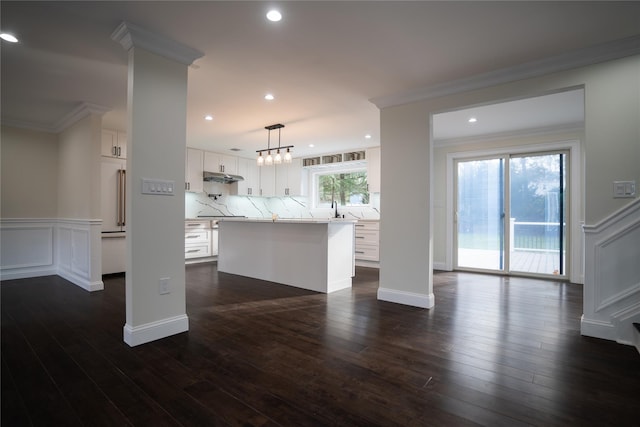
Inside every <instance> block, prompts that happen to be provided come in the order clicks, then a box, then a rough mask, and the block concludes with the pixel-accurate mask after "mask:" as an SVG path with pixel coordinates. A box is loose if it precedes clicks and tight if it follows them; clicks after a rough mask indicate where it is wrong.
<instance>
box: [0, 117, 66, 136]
mask: <svg viewBox="0 0 640 427" xmlns="http://www.w3.org/2000/svg"><path fill="white" fill-rule="evenodd" d="M2 126H9V127H14V128H20V129H27V130H33V131H36V132H46V133H56V130H55V129H54V127H53V126H51V125H49V124H46V123H37V122H29V121H26V120H17V119H12V118H10V117H3V118H2Z"/></svg>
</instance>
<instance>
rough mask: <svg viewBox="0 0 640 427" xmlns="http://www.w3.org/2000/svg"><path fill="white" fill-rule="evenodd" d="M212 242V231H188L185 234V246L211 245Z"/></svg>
mask: <svg viewBox="0 0 640 427" xmlns="http://www.w3.org/2000/svg"><path fill="white" fill-rule="evenodd" d="M210 241H211V230H200V229H194V230H186V231H185V233H184V243H185V245H188V244H191V243H209V242H210Z"/></svg>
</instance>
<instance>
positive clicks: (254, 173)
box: [236, 158, 260, 196]
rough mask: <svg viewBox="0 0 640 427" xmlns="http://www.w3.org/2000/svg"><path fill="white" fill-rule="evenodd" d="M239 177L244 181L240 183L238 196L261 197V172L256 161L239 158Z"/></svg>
mask: <svg viewBox="0 0 640 427" xmlns="http://www.w3.org/2000/svg"><path fill="white" fill-rule="evenodd" d="M238 175H240V176H242V177H243V178H244V181H238V184H237V193H236V195H238V196H259V195H260V171H259V170H258V165H257V164H256V161H255V159H244V158H238Z"/></svg>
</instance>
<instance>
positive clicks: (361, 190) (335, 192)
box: [317, 171, 369, 207]
mask: <svg viewBox="0 0 640 427" xmlns="http://www.w3.org/2000/svg"><path fill="white" fill-rule="evenodd" d="M317 189H318V193H317V194H318V202H317V206H318V207H322V206H330V205H331V203H332V202H333V201H337V202H338V203H339V205H340V206H363V205H368V204H369V191H368V190H367V172H366V171H353V172H341V173H330V174H322V175H318V187H317Z"/></svg>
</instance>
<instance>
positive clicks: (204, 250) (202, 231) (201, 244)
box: [184, 221, 218, 261]
mask: <svg viewBox="0 0 640 427" xmlns="http://www.w3.org/2000/svg"><path fill="white" fill-rule="evenodd" d="M214 232H215V243H214V242H213V235H214ZM214 248H215V253H214V251H213V249H214ZM217 254H218V230H213V229H212V228H211V221H185V225H184V258H185V260H187V261H188V260H192V261H208V259H206V258H209V257H212V256H214V255H217Z"/></svg>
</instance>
